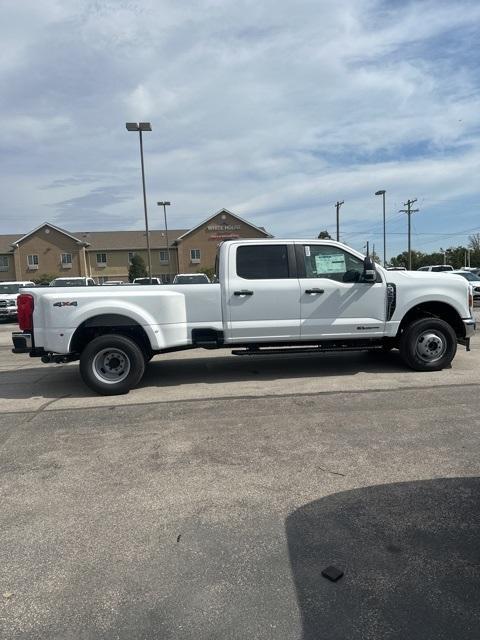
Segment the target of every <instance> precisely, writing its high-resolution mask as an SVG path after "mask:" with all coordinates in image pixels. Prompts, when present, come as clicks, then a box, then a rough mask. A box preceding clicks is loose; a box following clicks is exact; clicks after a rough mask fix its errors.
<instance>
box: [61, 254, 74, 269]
mask: <svg viewBox="0 0 480 640" xmlns="http://www.w3.org/2000/svg"><path fill="white" fill-rule="evenodd" d="M71 266H72V254H71V253H62V267H71Z"/></svg>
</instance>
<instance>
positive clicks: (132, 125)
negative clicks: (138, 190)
mask: <svg viewBox="0 0 480 640" xmlns="http://www.w3.org/2000/svg"><path fill="white" fill-rule="evenodd" d="M125 126H126V127H127V131H138V134H139V137H140V161H141V164H142V186H143V209H144V212H145V233H146V235H147V260H148V277H149V279H150V284H152V257H151V255H150V234H149V231H148V214H147V194H146V192H145V167H144V164H143V138H142V133H143V132H144V131H151V130H152V125H151V124H150V122H138V123H137V122H127V123H126V124H125Z"/></svg>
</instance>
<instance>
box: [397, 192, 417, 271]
mask: <svg viewBox="0 0 480 640" xmlns="http://www.w3.org/2000/svg"><path fill="white" fill-rule="evenodd" d="M416 201H417V198H414V199H413V200H407V201H406V202H404V203H403V206H404V207H407V208H406V209H400V210H399V211H400V213H406V214H407V216H408V270H409V271H411V270H412V225H411V222H410V218H411V216H412V213H417V211H419V209H412V204H414V203H415V202H416Z"/></svg>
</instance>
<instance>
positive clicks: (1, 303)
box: [0, 300, 7, 308]
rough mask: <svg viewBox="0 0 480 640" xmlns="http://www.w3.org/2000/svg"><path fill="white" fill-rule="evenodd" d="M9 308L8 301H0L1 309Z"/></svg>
mask: <svg viewBox="0 0 480 640" xmlns="http://www.w3.org/2000/svg"><path fill="white" fill-rule="evenodd" d="M6 306H7V301H6V300H0V308H1V307H6Z"/></svg>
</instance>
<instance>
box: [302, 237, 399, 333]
mask: <svg viewBox="0 0 480 640" xmlns="http://www.w3.org/2000/svg"><path fill="white" fill-rule="evenodd" d="M296 254H297V268H298V275H299V283H300V290H301V293H300V307H301V309H300V314H301V328H300V335H301V338H302V339H309V338H310V339H311V338H330V339H333V338H337V337H338V338H357V337H378V336H382V335H383V333H384V327H385V314H386V284H385V282H383V279H382V277H381V275H380V274H379V273H378V272H377V282H375V283H367V282H362V276H363V260H361V259H360V258H359V257H357V256H356V255H354V254H353V253H350V252H349V251H347V250H345V249H343V248H341V247H338V246H335V245H328V244H314V243H312V244H306V243H296Z"/></svg>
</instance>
